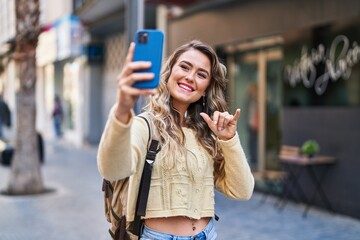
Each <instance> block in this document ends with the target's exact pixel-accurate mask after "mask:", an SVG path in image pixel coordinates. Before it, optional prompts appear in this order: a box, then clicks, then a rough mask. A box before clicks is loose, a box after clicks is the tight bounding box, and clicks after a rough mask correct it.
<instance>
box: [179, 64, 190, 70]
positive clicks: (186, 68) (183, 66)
mask: <svg viewBox="0 0 360 240" xmlns="http://www.w3.org/2000/svg"><path fill="white" fill-rule="evenodd" d="M180 67H181V68H182V69H184V70H188V69H189V67H188V66H186V65H180Z"/></svg>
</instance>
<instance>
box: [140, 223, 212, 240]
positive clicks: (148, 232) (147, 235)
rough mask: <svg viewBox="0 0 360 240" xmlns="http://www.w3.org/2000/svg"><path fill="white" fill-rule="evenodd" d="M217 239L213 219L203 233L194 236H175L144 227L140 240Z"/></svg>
mask: <svg viewBox="0 0 360 240" xmlns="http://www.w3.org/2000/svg"><path fill="white" fill-rule="evenodd" d="M216 237H217V234H216V231H215V224H214V219H213V218H212V219H211V220H210V221H209V223H208V225H207V226H206V227H205V228H204V229H203V230H202V231H201V232H199V233H198V234H196V235H193V236H174V235H171V234H167V233H161V232H157V231H154V230H152V229H150V228H148V227H147V226H145V225H144V230H143V233H142V234H141V237H140V240H215V239H216Z"/></svg>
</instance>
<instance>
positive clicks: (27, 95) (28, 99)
mask: <svg viewBox="0 0 360 240" xmlns="http://www.w3.org/2000/svg"><path fill="white" fill-rule="evenodd" d="M15 7H16V39H15V41H16V50H15V53H14V55H13V58H14V60H15V61H16V66H17V74H18V79H19V83H20V88H19V90H18V92H17V94H16V110H17V111H16V116H17V121H16V123H17V126H16V141H15V152H14V157H13V159H12V164H11V171H10V180H9V183H8V194H14V195H19V194H21V195H22V194H36V193H41V192H44V191H45V189H44V185H43V181H42V176H41V169H40V157H39V151H38V141H37V135H36V128H35V126H36V125H35V122H36V105H35V85H36V58H35V50H36V46H37V41H38V36H39V33H40V25H39V14H40V12H39V0H16V1H15Z"/></svg>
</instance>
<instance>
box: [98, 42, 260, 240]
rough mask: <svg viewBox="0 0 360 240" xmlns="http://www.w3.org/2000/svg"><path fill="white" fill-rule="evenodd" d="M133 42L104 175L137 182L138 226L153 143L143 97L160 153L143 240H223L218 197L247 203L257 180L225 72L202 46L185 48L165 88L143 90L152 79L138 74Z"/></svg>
mask: <svg viewBox="0 0 360 240" xmlns="http://www.w3.org/2000/svg"><path fill="white" fill-rule="evenodd" d="M134 47H135V46H134V44H133V43H132V44H131V45H130V48H129V52H128V55H127V57H126V61H125V66H124V68H123V70H122V72H121V74H120V75H119V77H118V89H117V102H116V104H115V105H114V107H113V108H112V110H111V112H110V115H109V119H108V122H107V124H106V127H105V130H104V133H103V135H102V138H101V142H100V145H99V152H98V168H99V171H100V173H101V175H102V176H103V177H104V178H106V179H109V180H116V179H122V178H125V177H128V176H130V184H129V198H128V212H127V220H128V221H132V220H133V219H134V211H135V204H136V197H137V191H138V187H139V181H140V178H141V173H142V167H143V165H144V162H143V161H144V158H145V154H146V151H147V144H148V129H147V126H146V123H145V122H144V120H143V119H141V118H139V117H135V116H134V113H133V110H132V108H133V107H134V104H135V102H136V100H137V99H138V97H139V96H149V104H148V105H147V106H146V107H145V111H146V115H147V117H148V119H149V120H150V122H151V123H152V129H153V136H152V137H153V138H155V139H158V140H159V141H160V145H161V151H160V152H159V153H158V154H157V157H156V161H155V164H154V168H153V172H152V179H151V186H150V192H149V199H148V203H147V209H146V215H145V225H144V230H143V233H142V235H141V239H161V240H163V239H184V240H185V239H216V237H217V234H216V232H215V227H214V220H213V217H214V215H215V210H214V205H215V202H214V190H215V189H217V190H218V191H220V192H222V193H223V194H224V195H225V196H227V197H230V198H234V199H240V200H247V199H249V198H250V197H251V195H252V192H253V188H254V179H253V176H252V174H251V170H250V168H249V165H248V163H247V160H246V157H245V154H244V151H243V149H242V147H241V144H240V140H239V136H238V134H237V132H236V125H237V121H238V119H239V116H240V109H237V110H236V112H235V114H234V115H232V114H230V113H228V112H227V110H228V107H227V105H226V101H225V96H224V91H225V87H226V79H225V74H226V68H225V66H224V65H222V64H221V63H220V62H219V60H218V57H217V56H216V54H215V52H214V50H213V49H212V48H211V47H210V46H208V45H206V44H204V43H202V42H199V41H191V42H189V43H187V44H185V45H183V46H181V47H179V48H178V49H177V50H176V51H175V52H174V53H173V54H172V55H171V56H170V57H169V59H168V60H167V62H166V63H165V66H164V69H163V72H162V77H161V81H160V86H159V87H158V88H157V89H153V90H144V89H136V88H134V87H132V85H133V84H134V83H135V82H136V81H143V80H151V79H152V78H153V74H151V73H139V72H136V73H135V72H134V71H135V70H140V69H146V68H149V67H150V63H149V62H132V58H133V53H134Z"/></svg>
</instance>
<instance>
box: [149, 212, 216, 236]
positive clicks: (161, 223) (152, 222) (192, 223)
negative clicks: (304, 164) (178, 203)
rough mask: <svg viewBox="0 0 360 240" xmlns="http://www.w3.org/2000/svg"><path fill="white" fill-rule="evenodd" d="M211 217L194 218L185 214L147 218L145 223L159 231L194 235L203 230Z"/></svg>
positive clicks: (179, 234) (177, 234) (178, 234)
mask: <svg viewBox="0 0 360 240" xmlns="http://www.w3.org/2000/svg"><path fill="white" fill-rule="evenodd" d="M210 219H211V218H210V217H206V218H200V219H193V218H188V217H184V216H176V217H167V218H149V219H145V225H146V226H147V227H148V228H150V229H152V230H154V231H157V232H162V233H167V234H171V235H176V236H192V235H196V234H198V233H199V232H201V231H202V230H203V229H204V228H205V227H206V226H207V224H208V223H209V221H210Z"/></svg>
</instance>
